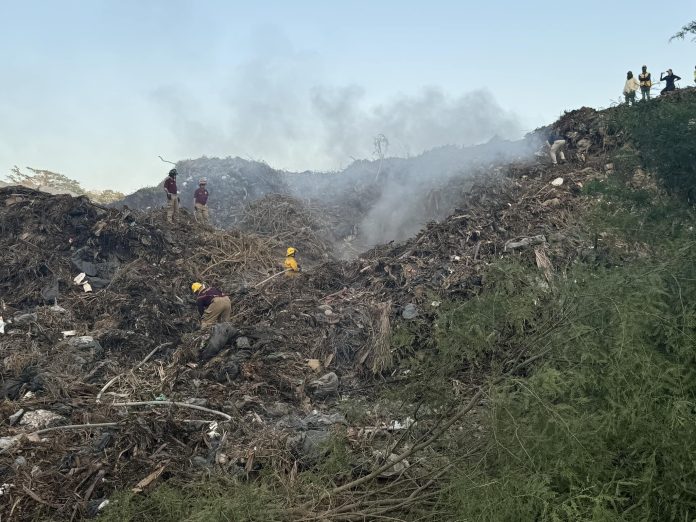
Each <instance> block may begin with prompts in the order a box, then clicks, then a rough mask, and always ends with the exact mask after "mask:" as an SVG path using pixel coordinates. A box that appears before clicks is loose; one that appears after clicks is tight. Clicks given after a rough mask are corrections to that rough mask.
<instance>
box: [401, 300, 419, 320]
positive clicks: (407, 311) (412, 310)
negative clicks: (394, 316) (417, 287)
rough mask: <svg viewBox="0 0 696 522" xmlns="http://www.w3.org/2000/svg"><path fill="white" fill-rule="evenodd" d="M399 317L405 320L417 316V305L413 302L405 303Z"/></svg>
mask: <svg viewBox="0 0 696 522" xmlns="http://www.w3.org/2000/svg"><path fill="white" fill-rule="evenodd" d="M401 317H403V318H404V319H407V320H410V319H415V318H416V317H418V307H416V305H414V304H413V303H410V304H407V305H406V306H404V309H403V311H402V312H401Z"/></svg>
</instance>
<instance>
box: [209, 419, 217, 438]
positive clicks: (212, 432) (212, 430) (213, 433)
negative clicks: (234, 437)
mask: <svg viewBox="0 0 696 522" xmlns="http://www.w3.org/2000/svg"><path fill="white" fill-rule="evenodd" d="M218 427H219V426H218V423H217V421H213V422H211V423H210V424H209V425H208V437H210V438H211V439H219V438H220V432H219V431H218Z"/></svg>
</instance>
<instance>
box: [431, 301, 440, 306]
mask: <svg viewBox="0 0 696 522" xmlns="http://www.w3.org/2000/svg"><path fill="white" fill-rule="evenodd" d="M441 304H442V303H441V302H440V301H433V302H432V303H430V306H432V307H433V308H438V307H439V306H440V305H441Z"/></svg>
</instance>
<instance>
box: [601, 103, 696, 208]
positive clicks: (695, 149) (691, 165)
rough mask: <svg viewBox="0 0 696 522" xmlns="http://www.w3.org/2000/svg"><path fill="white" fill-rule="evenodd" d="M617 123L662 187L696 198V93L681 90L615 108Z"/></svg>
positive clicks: (692, 199)
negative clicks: (656, 98) (645, 101)
mask: <svg viewBox="0 0 696 522" xmlns="http://www.w3.org/2000/svg"><path fill="white" fill-rule="evenodd" d="M615 114H616V124H617V125H618V127H619V128H622V129H624V130H625V131H626V132H627V133H628V135H629V136H630V138H631V140H632V141H633V143H634V144H635V146H636V147H637V148H638V150H640V154H641V157H642V159H643V163H644V164H645V166H646V167H647V168H649V169H650V170H651V171H653V172H655V173H656V174H657V176H658V177H659V178H660V179H661V180H662V182H663V183H664V185H665V187H666V188H667V189H669V190H671V191H674V192H675V193H676V194H678V195H680V196H682V197H684V198H687V199H688V200H689V201H690V202H692V203H693V202H694V200H696V93H693V92H688V91H680V92H676V93H675V94H670V95H668V96H664V97H660V98H659V99H658V100H654V101H651V102H648V103H639V104H637V105H636V106H634V107H628V106H623V107H620V108H619V109H618V110H617V111H616V113H615Z"/></svg>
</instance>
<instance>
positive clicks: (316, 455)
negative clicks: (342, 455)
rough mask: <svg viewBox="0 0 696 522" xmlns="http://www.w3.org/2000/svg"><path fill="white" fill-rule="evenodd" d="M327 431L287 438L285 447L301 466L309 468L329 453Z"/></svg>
mask: <svg viewBox="0 0 696 522" xmlns="http://www.w3.org/2000/svg"><path fill="white" fill-rule="evenodd" d="M330 438H331V433H329V432H328V431H319V430H310V431H304V432H302V433H298V434H297V435H293V436H291V437H288V440H287V441H286V447H287V449H288V450H290V452H291V453H292V454H293V455H294V456H295V457H296V458H297V459H298V460H299V461H301V462H302V463H303V464H305V465H308V466H311V465H313V464H316V463H317V462H318V461H319V460H320V459H321V458H322V457H324V456H325V455H327V454H328V453H329V448H328V442H329V439H330Z"/></svg>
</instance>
